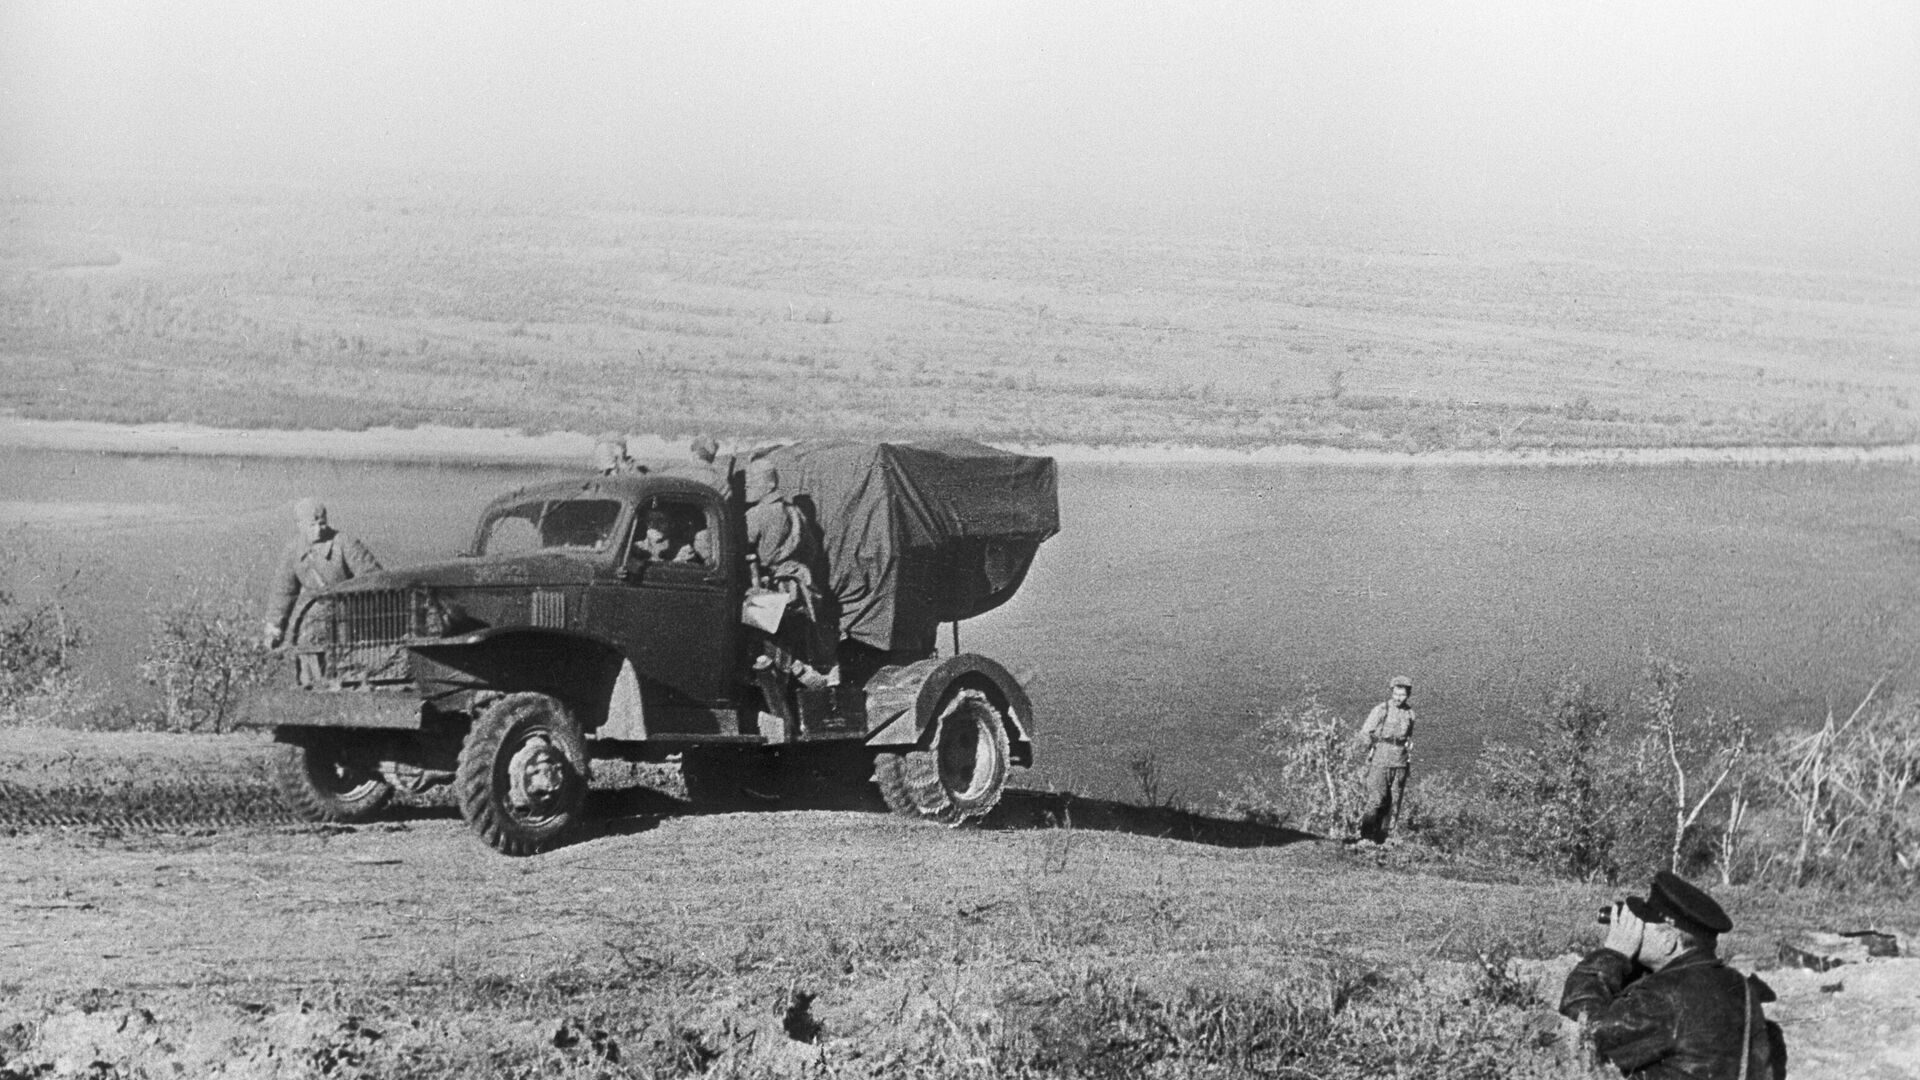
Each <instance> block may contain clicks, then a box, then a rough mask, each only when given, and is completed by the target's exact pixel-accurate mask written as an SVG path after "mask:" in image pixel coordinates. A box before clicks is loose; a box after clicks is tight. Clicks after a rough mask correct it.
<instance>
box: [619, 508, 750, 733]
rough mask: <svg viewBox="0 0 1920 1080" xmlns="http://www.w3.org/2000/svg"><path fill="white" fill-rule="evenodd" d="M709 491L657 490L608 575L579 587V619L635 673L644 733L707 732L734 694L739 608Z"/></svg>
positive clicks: (638, 510)
mask: <svg viewBox="0 0 1920 1080" xmlns="http://www.w3.org/2000/svg"><path fill="white" fill-rule="evenodd" d="M729 539H731V538H730V537H727V536H725V535H723V531H722V510H721V504H720V502H719V498H718V495H717V494H716V495H715V496H714V497H712V498H710V499H709V498H703V497H702V496H699V495H694V494H681V493H674V494H663V495H655V496H651V497H649V498H647V499H646V500H644V501H643V502H641V503H640V504H639V506H637V507H636V512H635V514H634V520H633V524H632V528H631V529H630V531H629V534H628V536H627V539H626V545H625V548H624V550H623V552H622V553H621V556H620V561H619V563H618V564H617V572H616V573H615V574H614V575H613V576H612V577H611V578H610V579H607V580H602V581H597V582H595V584H594V585H593V587H592V588H591V589H590V590H589V592H588V600H587V606H588V615H587V620H588V623H589V624H590V625H592V626H594V627H595V629H596V630H598V631H599V632H601V633H603V634H605V635H607V636H608V637H610V638H612V639H613V640H616V641H618V642H620V643H621V647H622V648H623V649H624V651H625V652H626V654H627V658H628V659H629V660H631V661H632V662H633V667H634V671H635V672H636V673H637V674H638V675H639V676H640V683H641V695H642V696H641V707H642V708H643V709H644V710H645V712H646V719H647V728H648V731H649V732H652V733H656V734H664V733H669V732H684V733H698V732H703V731H710V730H716V729H715V727H714V724H715V721H713V720H712V719H711V718H710V717H709V716H707V714H706V710H707V709H708V708H709V707H712V706H724V705H726V704H728V703H729V702H730V701H731V699H732V698H733V696H734V694H735V689H734V678H733V676H734V671H733V668H734V661H735V650H736V648H737V644H736V641H735V636H736V634H737V633H738V629H739V622H740V612H739V600H738V599H737V598H736V596H735V590H734V589H733V588H732V584H733V582H732V578H733V577H734V576H735V574H736V571H735V569H734V568H733V567H731V566H730V565H728V559H727V557H726V553H727V552H728V551H730V550H731V545H730V544H727V543H724V542H723V541H725V540H729Z"/></svg>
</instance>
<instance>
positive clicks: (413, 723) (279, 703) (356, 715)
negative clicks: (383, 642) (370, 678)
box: [245, 689, 424, 731]
mask: <svg viewBox="0 0 1920 1080" xmlns="http://www.w3.org/2000/svg"><path fill="white" fill-rule="evenodd" d="M423 704H424V703H423V702H422V701H421V700H420V699H419V698H417V697H415V696H413V695H412V694H396V693H381V692H378V691H353V690H295V689H284V690H282V689H275V690H262V691H259V692H257V693H254V694H252V695H249V700H248V708H247V710H246V712H247V716H246V721H245V723H246V725H247V726H249V727H270V728H276V729H277V728H289V727H317V728H378V729H382V730H389V731H419V730H420V729H421V727H422V726H424V724H423V716H422V711H421V710H422V706H423Z"/></svg>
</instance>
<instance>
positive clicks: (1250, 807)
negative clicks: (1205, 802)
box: [1223, 685, 1366, 835]
mask: <svg viewBox="0 0 1920 1080" xmlns="http://www.w3.org/2000/svg"><path fill="white" fill-rule="evenodd" d="M1358 734H1359V726H1358V725H1348V724H1347V723H1346V722H1345V721H1343V720H1341V719H1340V717H1339V716H1337V715H1336V714H1335V713H1334V711H1333V709H1332V708H1330V707H1329V706H1328V705H1326V703H1324V702H1322V701H1321V700H1320V691H1319V688H1317V687H1314V686H1311V685H1309V686H1308V687H1307V688H1306V689H1305V690H1304V691H1303V692H1302V694H1301V696H1300V699H1299V700H1298V701H1296V702H1295V703H1294V704H1293V705H1292V706H1291V707H1289V708H1286V709H1282V710H1281V711H1280V712H1278V713H1275V714H1274V715H1273V716H1271V717H1269V718H1268V719H1267V720H1266V721H1264V722H1263V723H1262V724H1261V725H1260V728H1259V732H1258V737H1259V740H1260V752H1261V754H1262V756H1263V758H1264V759H1267V760H1268V761H1269V767H1268V768H1266V769H1262V770H1261V772H1260V773H1259V774H1258V775H1254V776H1247V777H1243V778H1242V781H1241V788H1240V790H1239V791H1236V792H1227V793H1224V794H1223V798H1224V799H1225V800H1226V803H1227V805H1228V808H1229V809H1230V810H1232V811H1234V812H1237V813H1239V814H1241V815H1242V816H1244V817H1246V818H1248V819H1250V820H1254V821H1261V822H1265V823H1267V824H1272V825H1285V826H1290V827H1293V828H1298V829H1304V830H1307V831H1310V832H1319V833H1325V834H1328V835H1345V834H1348V833H1351V832H1352V831H1353V830H1354V827H1355V823H1356V821H1357V818H1358V815H1359V812H1360V808H1361V802H1362V800H1363V799H1364V798H1365V796H1366V776H1365V771H1364V769H1363V768H1362V766H1363V765H1364V764H1365V761H1366V746H1365V745H1364V744H1363V743H1362V742H1361V741H1360V739H1359V737H1358ZM1274 763H1277V769H1276V768H1275V765H1274ZM1276 771H1277V775H1276Z"/></svg>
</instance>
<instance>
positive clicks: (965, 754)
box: [873, 688, 1012, 825]
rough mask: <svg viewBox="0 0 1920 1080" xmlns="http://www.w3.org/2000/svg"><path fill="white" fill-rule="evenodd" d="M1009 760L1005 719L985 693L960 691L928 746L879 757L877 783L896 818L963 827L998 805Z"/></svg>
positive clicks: (875, 772)
mask: <svg viewBox="0 0 1920 1080" xmlns="http://www.w3.org/2000/svg"><path fill="white" fill-rule="evenodd" d="M1011 758H1012V755H1011V754H1010V753H1009V751H1008V745H1007V723H1006V717H1004V716H1002V715H1001V713H1000V710H999V709H998V708H996V707H995V706H994V704H993V701H992V700H991V699H989V698H988V697H987V695H986V694H985V693H983V692H981V691H979V690H975V689H970V688H969V689H961V690H957V691H955V692H954V693H953V694H952V695H951V696H950V697H949V698H948V699H947V701H946V704H945V705H944V707H942V709H941V710H940V718H939V719H938V720H936V721H935V722H934V728H933V732H932V736H931V738H929V739H928V740H927V745H926V746H925V747H922V748H916V749H913V750H909V751H907V752H905V753H899V752H889V753H883V754H881V755H879V757H877V758H876V759H875V760H874V766H873V778H874V781H875V782H876V783H877V784H878V785H879V786H880V794H881V796H882V797H883V798H885V799H886V801H887V805H888V806H889V807H891V808H892V809H893V812H894V813H896V814H902V815H905V816H907V817H923V818H931V819H932V820H934V821H938V822H940V823H942V824H944V825H959V824H961V823H962V822H965V821H967V820H969V819H971V818H976V817H979V816H981V815H983V814H985V813H986V812H987V811H989V810H992V809H993V808H994V807H995V806H996V805H998V804H999V802H1000V795H1001V793H1002V792H1004V791H1005V790H1006V787H1007V771H1008V769H1009V767H1010V765H1011V763H1012V762H1011Z"/></svg>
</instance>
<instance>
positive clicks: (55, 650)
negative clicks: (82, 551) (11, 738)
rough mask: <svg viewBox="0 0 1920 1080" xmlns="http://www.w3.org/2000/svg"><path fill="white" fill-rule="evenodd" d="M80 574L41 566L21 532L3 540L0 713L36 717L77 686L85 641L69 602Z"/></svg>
mask: <svg viewBox="0 0 1920 1080" xmlns="http://www.w3.org/2000/svg"><path fill="white" fill-rule="evenodd" d="M80 578H81V573H80V571H78V570H71V569H68V568H66V567H63V566H55V567H53V568H52V569H47V568H45V567H42V566H40V565H39V564H38V560H37V558H36V556H35V554H34V547H33V545H32V544H31V543H29V542H27V541H26V540H24V539H23V538H22V537H21V536H20V535H19V534H18V533H16V534H14V535H13V536H10V537H8V538H7V539H6V542H5V543H4V544H0V717H4V718H6V719H8V720H10V721H13V722H20V721H22V720H26V719H32V718H34V717H36V716H38V715H40V714H42V713H45V712H46V711H47V710H46V709H45V708H43V707H42V706H44V705H45V704H46V703H47V702H49V701H58V700H63V699H65V698H67V697H69V696H71V694H72V693H73V692H74V691H75V690H76V685H75V683H74V679H73V660H74V653H75V651H76V650H77V649H79V648H80V646H81V645H82V644H83V643H84V635H82V633H81V632H80V628H79V627H78V626H77V625H76V624H75V623H74V622H73V621H72V619H71V618H69V616H68V612H67V604H68V601H69V600H70V599H71V598H72V594H73V592H74V590H75V589H76V588H77V586H78V582H79V581H80Z"/></svg>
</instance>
